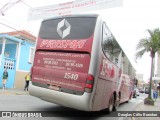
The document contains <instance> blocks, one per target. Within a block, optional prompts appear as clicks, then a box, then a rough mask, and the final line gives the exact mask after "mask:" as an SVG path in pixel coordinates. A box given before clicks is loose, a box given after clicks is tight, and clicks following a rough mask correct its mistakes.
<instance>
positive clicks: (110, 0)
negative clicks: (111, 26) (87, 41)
mask: <svg viewBox="0 0 160 120" xmlns="http://www.w3.org/2000/svg"><path fill="white" fill-rule="evenodd" d="M122 5H123V0H75V1H72V2H66V3H62V4H56V5H49V6H44V7H37V8H31V9H30V10H29V14H28V20H30V21H31V20H38V19H46V18H51V17H54V16H63V15H70V14H76V13H83V12H89V11H93V10H99V9H107V8H111V7H119V6H122Z"/></svg>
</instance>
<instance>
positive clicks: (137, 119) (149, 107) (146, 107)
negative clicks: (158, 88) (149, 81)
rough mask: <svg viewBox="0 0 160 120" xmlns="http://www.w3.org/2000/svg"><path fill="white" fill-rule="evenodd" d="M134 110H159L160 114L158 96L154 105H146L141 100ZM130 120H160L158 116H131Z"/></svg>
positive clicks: (159, 99)
mask: <svg viewBox="0 0 160 120" xmlns="http://www.w3.org/2000/svg"><path fill="white" fill-rule="evenodd" d="M136 111H152V112H153V111H159V115H160V97H159V98H157V99H156V101H155V102H154V106H152V105H146V104H144V102H141V103H140V104H139V105H138V106H137V108H136ZM153 113H154V112H153ZM132 120H160V117H132Z"/></svg>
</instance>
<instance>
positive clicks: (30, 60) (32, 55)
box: [28, 47, 35, 64]
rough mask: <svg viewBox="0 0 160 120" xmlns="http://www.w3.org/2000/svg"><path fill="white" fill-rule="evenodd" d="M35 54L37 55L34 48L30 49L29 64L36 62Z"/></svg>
mask: <svg viewBox="0 0 160 120" xmlns="http://www.w3.org/2000/svg"><path fill="white" fill-rule="evenodd" d="M34 53H35V48H34V47H30V52H29V60H28V62H29V63H31V64H32V63H33V60H34Z"/></svg>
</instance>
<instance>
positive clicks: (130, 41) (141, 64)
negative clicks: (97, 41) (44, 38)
mask: <svg viewBox="0 0 160 120" xmlns="http://www.w3.org/2000/svg"><path fill="white" fill-rule="evenodd" d="M8 1H10V0H0V8H1V7H2V6H4V5H5V4H6V3H7V2H8ZM14 1H16V0H12V2H14ZM69 1H71V0H61V1H57V0H54V1H53V0H41V1H40V0H24V3H23V2H21V3H18V4H16V5H15V6H13V7H12V8H10V9H8V10H7V11H6V12H5V13H4V14H5V15H4V16H2V15H1V16H0V32H6V31H14V29H16V30H22V29H26V30H28V31H30V32H31V33H32V34H34V35H37V34H38V30H39V26H40V21H41V20H36V21H27V15H28V9H29V8H31V7H32V8H34V7H41V6H46V5H54V4H59V3H64V2H69ZM159 6H160V0H123V6H122V7H117V8H109V9H103V10H98V11H92V12H90V13H97V14H100V15H101V16H102V17H103V18H104V20H105V21H106V23H107V25H108V27H109V28H110V30H111V31H112V33H113V34H114V36H115V37H116V39H117V41H118V42H119V44H120V45H121V46H122V48H123V50H124V51H125V53H126V54H127V56H128V57H129V59H130V60H131V62H132V64H133V65H134V67H135V69H136V70H137V72H138V73H142V74H144V79H145V80H147V79H148V78H149V76H150V61H151V60H150V57H149V54H146V55H145V56H144V57H143V58H142V59H139V60H138V61H137V63H135V61H134V55H135V48H136V45H137V43H138V41H139V40H140V39H142V38H145V37H146V34H147V33H146V30H147V29H154V28H159V27H160V13H159V12H160V7H159ZM1 23H3V24H5V25H8V26H10V27H12V29H11V28H9V27H6V26H4V25H2V24H1ZM13 28H14V29H13Z"/></svg>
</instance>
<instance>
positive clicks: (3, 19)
mask: <svg viewBox="0 0 160 120" xmlns="http://www.w3.org/2000/svg"><path fill="white" fill-rule="evenodd" d="M0 19H1V20H3V21H5V22H7V23H9V24H12V25H14V26H17V27H19V28H20V29H23V30H26V31H28V32H29V33H32V34H35V33H34V32H33V31H30V30H27V29H26V28H22V27H21V26H19V25H16V24H15V23H12V22H10V21H7V20H5V19H2V18H0ZM3 24H4V23H3ZM7 26H8V25H7ZM12 28H13V27H12Z"/></svg>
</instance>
